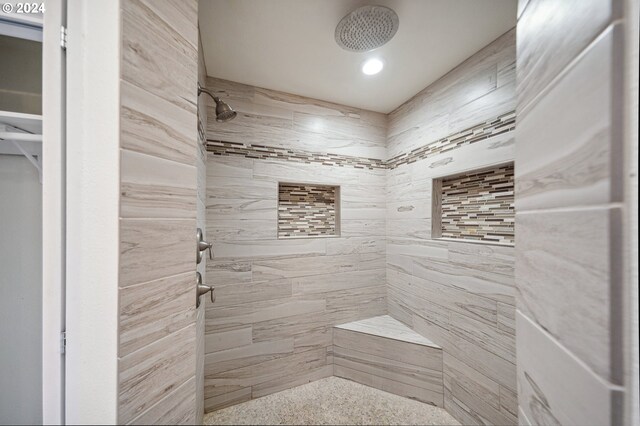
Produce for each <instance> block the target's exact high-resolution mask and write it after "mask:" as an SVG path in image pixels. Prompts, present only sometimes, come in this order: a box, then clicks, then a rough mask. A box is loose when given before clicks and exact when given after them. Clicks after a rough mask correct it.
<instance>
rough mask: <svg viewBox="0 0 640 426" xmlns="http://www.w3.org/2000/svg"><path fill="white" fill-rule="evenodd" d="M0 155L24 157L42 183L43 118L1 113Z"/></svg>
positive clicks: (7, 112) (33, 115) (6, 112)
mask: <svg viewBox="0 0 640 426" xmlns="http://www.w3.org/2000/svg"><path fill="white" fill-rule="evenodd" d="M0 154H8V155H24V156H25V157H26V158H27V160H29V162H30V163H31V164H32V165H33V166H34V167H35V168H36V169H37V170H38V177H39V179H40V183H42V116H41V115H35V114H24V113H19V112H9V111H0Z"/></svg>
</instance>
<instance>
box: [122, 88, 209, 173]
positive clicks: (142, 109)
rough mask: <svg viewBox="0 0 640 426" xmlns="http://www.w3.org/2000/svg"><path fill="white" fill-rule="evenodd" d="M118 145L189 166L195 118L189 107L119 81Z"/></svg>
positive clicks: (191, 160)
mask: <svg viewBox="0 0 640 426" xmlns="http://www.w3.org/2000/svg"><path fill="white" fill-rule="evenodd" d="M120 89H121V92H120V96H121V110H120V111H121V118H122V120H121V122H120V126H121V127H120V130H121V142H120V146H121V148H126V149H129V150H132V151H137V152H143V153H146V154H150V155H155V156H157V157H161V158H164V159H167V160H173V161H178V162H180V163H184V164H188V165H193V161H194V159H195V149H196V144H197V140H196V127H195V126H196V121H195V117H194V114H193V111H192V110H189V109H183V108H181V107H179V106H177V105H174V104H173V103H171V102H169V101H168V100H165V99H162V98H159V97H158V96H156V95H154V94H153V93H150V92H148V91H147V90H145V89H144V88H141V87H138V86H136V85H135V84H132V83H130V82H128V81H125V80H123V81H122V82H121V85H120Z"/></svg>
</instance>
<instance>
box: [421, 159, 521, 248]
mask: <svg viewBox="0 0 640 426" xmlns="http://www.w3.org/2000/svg"><path fill="white" fill-rule="evenodd" d="M513 171H514V168H513V163H509V164H503V165H500V166H495V167H491V168H484V169H481V170H473V171H469V172H465V173H462V174H457V175H453V176H446V177H442V178H439V179H434V180H433V211H432V216H431V217H432V221H431V226H432V227H431V235H432V238H436V239H446V240H454V241H468V242H477V243H484V244H500V245H513V244H514V242H515V240H514V224H515V208H514V181H513V176H514V175H513Z"/></svg>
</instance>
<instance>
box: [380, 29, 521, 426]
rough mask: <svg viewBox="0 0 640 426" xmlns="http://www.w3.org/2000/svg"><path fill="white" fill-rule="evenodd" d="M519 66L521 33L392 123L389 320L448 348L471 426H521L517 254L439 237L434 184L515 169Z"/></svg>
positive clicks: (447, 379) (457, 405)
mask: <svg viewBox="0 0 640 426" xmlns="http://www.w3.org/2000/svg"><path fill="white" fill-rule="evenodd" d="M515 60H516V57H515V29H514V30H511V31H509V32H508V33H506V34H504V35H503V36H501V37H499V38H498V39H497V40H495V41H494V42H493V43H491V44H489V45H488V46H486V47H485V48H483V49H482V50H480V51H479V52H477V53H476V54H474V55H473V56H471V57H470V58H469V59H467V60H466V61H465V62H463V63H462V64H460V65H459V66H458V67H456V68H454V69H453V70H451V71H450V72H449V73H448V74H446V75H445V76H444V77H442V78H441V79H439V80H438V81H436V82H435V83H433V84H432V85H430V86H428V87H427V88H425V89H424V90H423V91H421V92H420V93H418V94H417V95H416V96H415V97H413V98H412V99H410V100H409V101H407V102H406V103H405V104H403V105H401V106H400V107H399V108H398V109H396V110H395V111H393V112H392V113H391V114H390V116H389V130H388V134H389V138H388V157H389V161H388V165H389V167H390V170H389V171H388V179H387V188H386V191H387V197H386V200H387V231H386V235H387V292H388V293H387V297H388V311H389V315H391V316H393V317H394V318H396V319H398V320H400V321H402V322H404V323H405V324H407V325H408V326H410V327H411V328H413V329H414V330H415V331H417V332H418V333H420V334H422V335H424V336H425V337H427V338H429V339H431V340H432V341H434V342H435V343H437V344H439V345H440V346H442V348H443V357H444V358H443V359H444V370H443V374H444V385H445V390H444V391H445V394H444V407H445V408H446V409H447V411H449V412H450V413H451V414H452V415H453V416H454V417H456V419H458V420H459V421H460V422H461V423H463V424H515V423H517V404H516V391H517V389H516V357H515V326H514V316H515V283H514V249H513V247H505V246H499V245H491V244H483V243H478V242H464V241H460V242H457V241H444V240H438V239H434V238H432V235H431V229H432V226H431V220H432V204H433V203H434V200H433V194H432V188H433V180H434V179H438V178H441V177H443V176H451V175H455V174H458V173H463V172H473V171H476V170H481V169H484V168H486V167H488V166H492V165H499V164H505V163H507V162H511V161H513V159H514V157H515V141H514V132H513V129H514V116H515V114H514V109H515V102H516V92H515ZM516 168H517V164H516ZM436 211H437V210H436Z"/></svg>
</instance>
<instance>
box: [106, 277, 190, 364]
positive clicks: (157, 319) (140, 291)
mask: <svg viewBox="0 0 640 426" xmlns="http://www.w3.org/2000/svg"><path fill="white" fill-rule="evenodd" d="M193 283H194V276H193V273H192V272H187V273H185V274H180V275H174V276H172V277H168V278H162V279H159V280H156V281H150V282H148V283H144V284H137V285H132V286H128V287H124V288H122V289H121V290H120V352H119V355H120V356H121V357H123V356H125V355H127V354H129V353H131V352H133V351H135V350H137V349H140V348H142V347H144V346H146V345H148V344H150V343H153V342H155V341H156V340H158V339H161V338H163V337H165V336H167V335H168V334H171V333H173V332H175V331H178V330H180V329H181V328H184V327H186V326H188V325H189V324H191V323H193V321H194V315H195V304H194V300H193Z"/></svg>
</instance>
